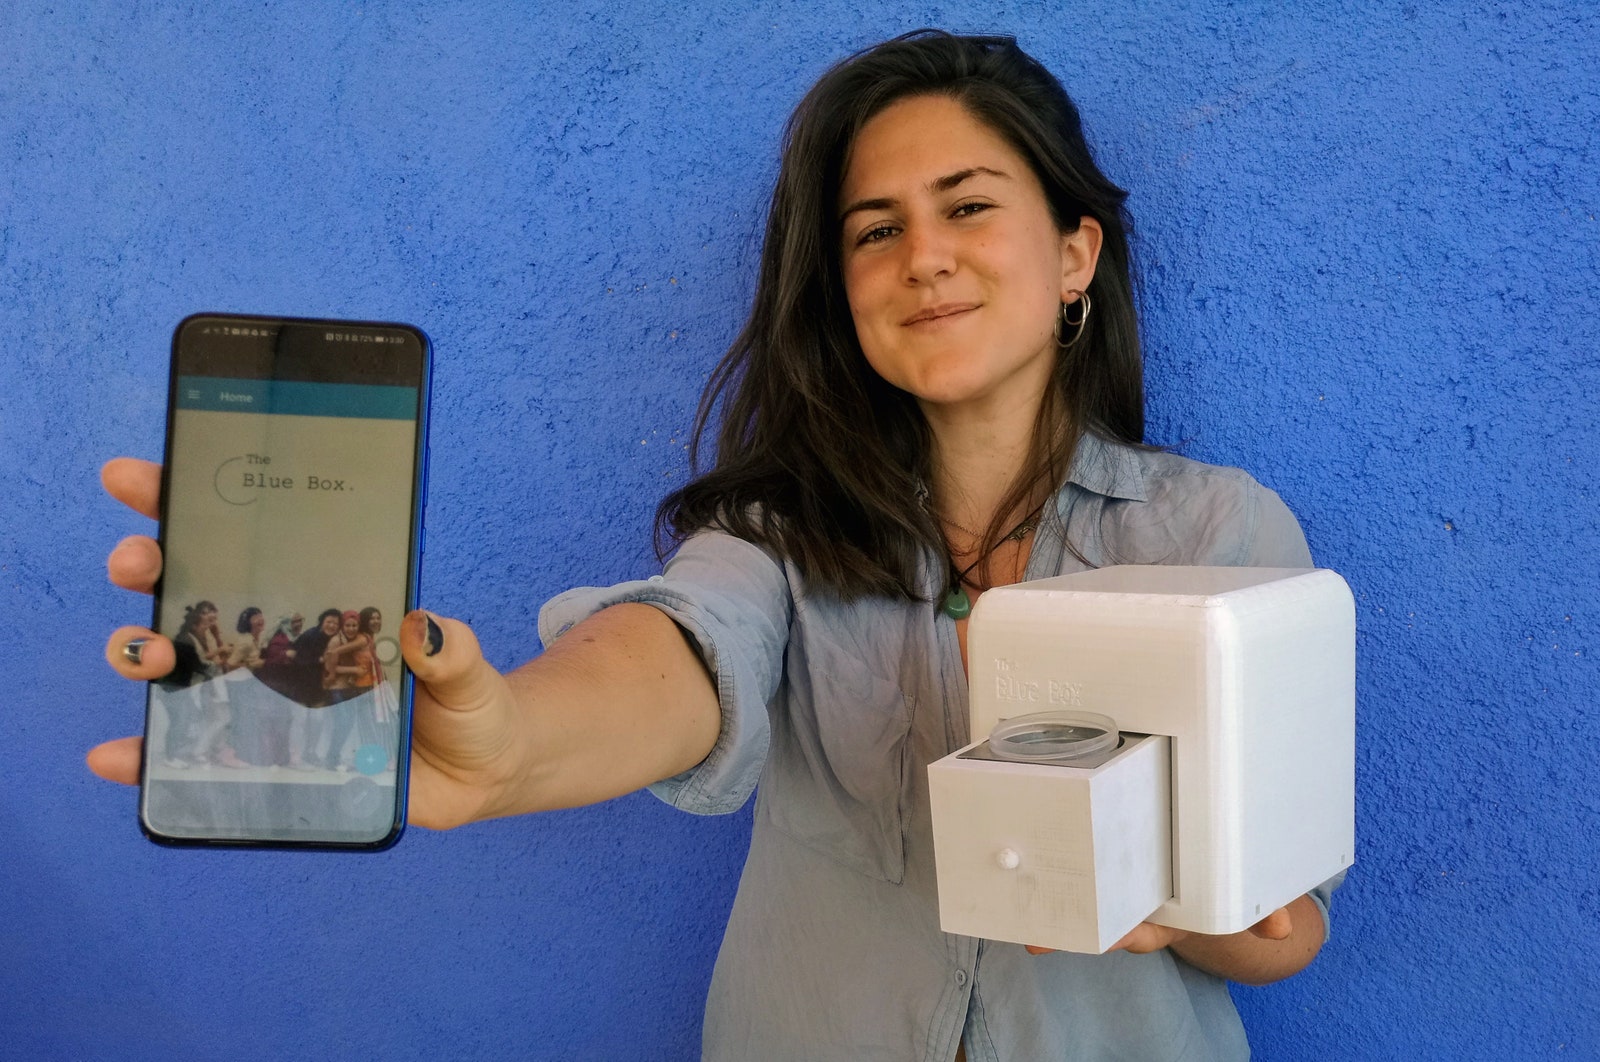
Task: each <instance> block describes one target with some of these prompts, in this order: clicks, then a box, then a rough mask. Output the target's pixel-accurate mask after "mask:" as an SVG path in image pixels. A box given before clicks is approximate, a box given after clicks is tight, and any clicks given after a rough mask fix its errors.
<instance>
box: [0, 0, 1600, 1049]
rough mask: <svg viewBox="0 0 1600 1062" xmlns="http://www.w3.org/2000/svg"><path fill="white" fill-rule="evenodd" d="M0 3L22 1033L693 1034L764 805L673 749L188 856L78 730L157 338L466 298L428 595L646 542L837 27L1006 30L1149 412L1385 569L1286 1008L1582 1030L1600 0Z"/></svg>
mask: <svg viewBox="0 0 1600 1062" xmlns="http://www.w3.org/2000/svg"><path fill="white" fill-rule="evenodd" d="M726 6H727V8H728V10H726V11H724V12H721V13H709V14H701V13H700V12H699V11H694V12H692V13H685V12H678V13H675V14H674V13H667V12H666V11H665V9H664V8H662V6H661V5H658V4H646V3H638V2H634V0H628V2H620V3H619V2H607V3H593V2H590V0H578V2H574V3H567V4H562V5H559V6H557V5H550V7H551V9H550V10H547V11H535V10H533V7H534V5H526V4H513V3H503V4H489V3H406V4H392V5H390V4H366V5H359V6H358V5H332V4H326V5H316V4H287V3H286V4H272V3H269V4H251V5H238V6H237V7H232V6H229V5H218V4H177V3H144V4H138V5H124V4H117V3H110V2H104V0H102V2H99V3H89V4H54V5H52V4H48V3H43V2H39V0H9V2H8V3H5V4H3V5H0V40H3V41H4V44H3V45H0V321H3V322H4V324H5V332H4V335H5V349H4V351H3V352H0V513H3V521H4V524H3V527H4V535H3V536H0V605H3V608H4V612H5V614H6V615H7V616H8V617H9V618H10V622H9V623H8V624H7V629H8V630H9V632H10V633H9V635H8V636H7V638H6V646H7V648H6V650H5V652H4V655H3V660H4V662H5V672H4V675H5V677H4V687H3V688H4V703H3V705H0V748H3V749H4V750H5V760H4V764H5V781H4V789H3V791H0V999H4V1000H5V1001H6V1002H5V1006H4V1008H3V1016H0V1032H3V1034H4V1041H3V1042H4V1043H5V1044H6V1047H5V1048H4V1050H5V1051H6V1052H7V1053H10V1054H11V1055H12V1056H13V1057H18V1058H30V1059H31V1058H41V1059H55V1058H60V1059H67V1058H129V1059H163V1060H165V1059H173V1058H224V1057H226V1058H232V1059H244V1060H255V1059H263V1060H265V1059H281V1058H317V1057H341V1056H349V1057H377V1056H379V1055H380V1054H381V1055H384V1056H387V1057H391V1058H396V1059H423V1058H429V1059H432V1058H503V1057H513V1056H520V1057H536V1058H563V1059H625V1058H626V1059H631V1058H637V1059H645V1058H648V1059H657V1058H660V1059H688V1058H691V1057H695V1056H696V1053H697V1045H698V1037H699V1015H700V1007H701V1001H702V998H703V993H704V990H705V987H706V984H707V980H708V978H709V976H710V966H711V962H712V959H713V956H714V954H715V950H716V947H717V942H718V938H719V935H720V929H721V924H722V919H723V918H724V916H725V914H726V911H727V909H728V906H729V904H730V902H731V899H732V893H733V889H734V885H735V882H736V878H737V873H738V866H739V861H740V859H741V856H742V852H743V846H744V844H745V838H746V835H747V831H748V820H747V818H746V816H745V815H742V814H741V815H736V816H732V817H730V818H728V819H724V820H712V821H703V820H696V819H692V818H689V817H686V816H680V815H677V814H675V813H672V812H670V811H669V810H667V809H665V808H664V807H661V806H658V805H657V804H656V803H654V802H653V801H652V800H650V799H649V798H647V797H644V796H634V797H629V798H626V799H623V800H618V801H615V802H612V803H610V804H607V805H604V806H601V807H597V808H592V809H586V810H581V811H573V812H564V813H559V814H551V815H546V816H541V817H538V818H525V819H522V820H518V821H506V822H496V823H492V824H488V825H484V826H479V827H474V828H469V829H466V830H463V831H459V832H457V833H454V834H430V833H427V832H424V831H420V830H418V831H413V832H412V833H411V834H409V835H408V837H407V838H406V840H405V841H404V842H403V843H402V844H401V845H400V846H399V847H398V848H397V849H395V850H394V851H392V852H390V853H387V854H383V855H379V856H372V857H364V858H357V857H343V858H340V857H328V856H321V855H294V854H217V853H203V852H202V853H195V852H172V851H165V850H160V849H157V848H155V847H154V846H152V845H150V844H148V843H147V842H145V841H143V840H142V839H141V838H140V836H139V834H138V831H137V829H136V827H135V824H134V795H133V794H132V793H131V792H128V791H118V790H116V789H114V788H112V787H110V786H107V785H105V784H102V783H98V782H96V781H94V780H92V779H91V778H90V777H89V776H88V774H87V772H86V771H84V770H83V768H82V767H81V756H82V752H83V749H84V748H85V746H86V745H87V744H89V743H90V741H91V740H94V739H98V738H101V737H106V736H111V735H114V734H117V733H122V732H126V731H129V730H131V729H133V728H134V727H135V726H136V725H137V720H138V718H139V712H140V708H139V695H138V692H137V691H136V690H135V689H134V688H132V687H131V686H128V685H127V684H124V683H121V682H119V681H117V680H115V679H114V678H113V677H112V676H111V675H110V673H109V672H108V670H107V669H106V668H105V667H104V666H103V665H102V664H100V663H99V655H100V649H101V645H102V644H103V639H104V636H105V634H106V632H107V631H108V630H109V629H110V628H111V627H112V626H113V625H115V624H116V623H119V622H123V621H125V620H128V619H137V618H140V617H142V616H143V615H144V614H145V613H144V610H145V607H146V606H145V605H144V603H143V602H142V601H138V600H135V599H134V598H133V597H132V596H131V595H128V594H125V593H122V592H120V591H117V590H114V589H112V588H110V587H109V586H107V585H106V584H105V583H104V581H103V576H102V557H103V554H104V552H105V550H106V548H107V547H108V546H109V545H110V544H111V543H112V542H114V541H115V540H116V538H117V537H119V536H120V535H122V534H125V533H127V532H129V531H132V530H135V529H138V528H139V526H140V524H141V521H140V520H139V519H137V518H133V517H130V516H128V515H126V514H124V513H122V512H119V511H118V509H117V507H116V506H114V505H113V504H112V503H110V502H108V501H107V500H105V499H103V498H102V497H100V496H99V494H98V491H97V486H96V475H95V469H96V468H97V466H98V465H99V463H100V462H101V461H102V460H103V459H104V458H106V457H108V456H110V455H112V454H114V453H118V452H124V451H127V452H133V453H140V454H146V455H152V456H154V455H156V454H157V453H158V451H159V448H160V442H161V428H160V421H161V413H162V401H163V392H162V374H163V373H164V371H165V357H166V346H167V341H168V336H169V334H170V331H171V328H172V326H173V325H174V324H175V323H176V322H177V321H178V319H179V318H181V317H182V316H184V315H185V314H187V313H189V312H192V311H195V310H200V309H228V310H246V311H257V312H275V313H286V314H301V315H329V316H337V315H350V316H360V317H367V318H393V319H400V320H406V321H411V322H415V323H416V324H419V325H421V326H423V327H424V328H426V329H427V330H428V331H429V332H430V333H431V334H432V336H433V337H434V339H435V341H436V344H437V350H438V366H437V372H436V377H435V381H436V393H437V406H436V416H435V421H434V435H433V460H434V465H433V475H432V483H433V490H432V497H431V499H430V515H429V528H430V532H431V533H430V536H429V547H430V555H429V557H428V562H427V566H426V569H425V584H424V591H425V600H426V601H427V602H428V603H429V604H430V605H431V606H432V607H434V608H436V609H438V610H440V611H442V612H445V613H449V614H454V615H458V616H462V617H463V618H466V619H468V620H470V621H472V622H473V623H475V624H476V625H477V629H478V631H479V633H480V636H481V637H482V639H483V642H484V645H485V646H486V648H487V651H488V653H489V654H490V657H491V659H492V660H493V661H494V662H496V663H497V664H500V665H505V666H509V665H513V664H515V663H517V662H519V661H521V660H522V659H524V658H526V657H527V656H529V655H530V654H532V653H533V652H535V651H536V650H537V639H536V636H535V634H534V615H535V610H536V608H537V606H538V604H539V603H540V602H541V601H542V600H543V599H544V598H545V597H547V596H549V595H550V594H553V593H555V592H556V591H558V590H560V589H562V588H564V587H566V586H568V585H572V584H577V583H594V582H604V581H609V580H614V579H617V578H620V577H624V576H629V575H632V574H636V573H640V572H644V571H646V570H647V569H648V567H649V565H650V563H651V561H650V557H649V552H648V547H647V543H646V540H647V525H648V521H649V517H650V513H651V509H652V507H653V505H654V502H655V500H656V499H657V498H658V496H659V495H660V494H661V492H662V491H663V489H664V488H666V487H667V486H669V485H671V484H674V483H676V482H679V481H680V480H681V478H682V476H683V475H684V470H685V458H684V454H683V449H682V447H683V444H684V433H685V431H686V428H687V426H688V424H689V421H690V418H691V415H692V411H693V407H694V402H695V399H696V396H697V393H698V390H699V387H700V385H701V382H702V380H703V378H704V376H705V374H706V372H707V371H708V369H709V368H710V366H711V365H712V364H713V362H714V360H715V359H716V358H717V356H718V355H719V353H720V352H721V350H722V348H723V346H724V344H725V343H726V342H727V341H728V339H729V338H730V337H731V336H732V334H733V333H734V331H735V330H736V328H737V327H738V324H739V321H740V314H741V311H742V308H743V307H744V305H745V301H746V299H747V297H748V293H749V290H750V281H751V275H752V266H753V261H754V256H755V251H756V246H757V240H758V234H759V231H760V221H761V217H762V211H763V209H764V199H765V195H766V192H767V190H768V188H769V186H770V182H771V179H772V176H773V172H774V154H775V144H776V138H777V134H778V130H779V126H780V123H781V121H782V119H783V118H784V116H785V115H786V114H787V112H788V110H789V108H790V107H791V106H792V105H793V104H794V102H795V101H796V100H797V99H798V97H799V95H800V94H801V92H802V91H803V90H804V88H805V87H806V86H807V85H808V84H809V82H810V81H811V80H812V79H813V78H814V77H815V76H816V74H817V73H819V72H820V71H821V69H822V68H823V67H824V66H825V65H826V64H827V63H828V62H830V61H831V60H833V59H835V58H837V57H839V56H840V55H842V54H844V53H845V52H847V51H849V50H852V49H854V48H856V47H858V46H861V45H863V44H866V43H869V42H871V41H873V40H876V39H879V38H882V37H884V36H888V35H890V34H892V33H895V32H899V31H901V30H904V29H909V28H912V27H915V26H918V25H922V24H940V25H946V26H951V27H952V28H957V29H968V30H975V29H999V30H1007V31H1012V32H1016V33H1018V34H1019V35H1020V36H1021V37H1022V40H1023V43H1024V45H1025V46H1026V47H1028V48H1029V49H1030V50H1032V51H1033V52H1034V53H1035V54H1036V55H1038V56H1039V57H1040V58H1042V59H1043V60H1044V61H1045V62H1046V63H1047V64H1048V65H1049V66H1051V67H1052V69H1054V70H1055V71H1057V72H1058V73H1059V74H1060V75H1061V76H1062V78H1063V79H1064V81H1065V82H1066V84H1067V85H1068V87H1069V89H1070V90H1071V91H1072V92H1073V93H1074V94H1075V95H1076V96H1077V97H1078V98H1079V99H1080V101H1081V103H1082V106H1083V110H1084V114H1085V118H1086V121H1087V123H1088V126H1089V128H1090V129H1091V131H1092V133H1093V138H1094V140H1095V142H1096V143H1097V144H1098V147H1099V150H1100V153H1101V157H1102V161H1103V164H1104V166H1105V168H1106V169H1107V171H1108V172H1109V173H1110V174H1111V175H1112V176H1113V177H1114V178H1116V179H1118V180H1120V181H1121V182H1122V183H1123V184H1124V185H1126V186H1127V187H1129V188H1130V189H1131V190H1132V192H1133V196H1132V199H1131V200H1130V205H1131V207H1132V209H1133V210H1134V212H1135V215H1136V218H1137V224H1138V243H1137V250H1138V252H1139V255H1140V260H1141V263H1142V275H1143V278H1144V282H1145V283H1144V303H1145V308H1146V315H1145V327H1146V335H1147V342H1148V352H1149V384H1150V394H1151V411H1152V426H1153V431H1152V435H1153V437H1154V438H1156V439H1157V440H1158V441H1163V442H1182V443H1185V444H1186V446H1187V451H1188V452H1190V453H1191V454H1193V455H1195V456H1198V457H1201V458H1204V459H1208V460H1214V461H1221V462H1226V463H1230V464H1238V465H1243V466H1244V467H1246V468H1248V469H1250V470H1251V471H1253V472H1254V473H1255V474H1256V475H1257V476H1258V477H1259V478H1261V479H1262V480H1263V481H1265V482H1266V483H1268V484H1269V485H1271V486H1273V487H1275V488H1277V489H1278V490H1279V491H1280V492H1281V493H1282V494H1283V495H1284V497H1285V498H1286V499H1287V500H1288V501H1289V503H1290V504H1291V506H1293V507H1294V509H1295V510H1296V511H1297V512H1298V513H1299V514H1300V516H1301V518H1302V520H1303V521H1304V524H1305V527H1306V530H1307V533H1308V536H1309V538H1310V541H1311V544H1312V548H1313V549H1314V551H1315V552H1316V554H1317V556H1318V558H1319V560H1320V561H1321V562H1322V563H1324V564H1326V565H1328V566H1330V567H1333V568H1336V569H1338V570H1339V571H1341V572H1343V573H1344V574H1345V575H1346V576H1347V578H1348V579H1349V580H1350V582H1351V584H1352V586H1353V587H1354V588H1355V590H1356V594H1357V599H1358V601H1359V606H1360V625H1361V635H1360V664H1361V676H1360V711H1361V717H1360V718H1361V736H1360V813H1359V814H1360V821H1359V830H1360V845H1359V851H1358V855H1359V859H1358V865H1357V867H1356V869H1355V871H1354V872H1353V873H1352V875H1351V878H1350V881H1349V884H1348V885H1347V886H1346V887H1345V889H1344V890H1343V891H1342V892H1341V893H1340V894H1339V896H1338V898H1337V904H1336V912H1335V919H1336V926H1335V936H1334V938H1333V940H1332V941H1331V943H1330V944H1329V946H1328V948H1327V950H1326V951H1325V953H1324V955H1323V956H1322V958H1321V959H1320V960H1319V961H1318V963H1317V964H1316V965H1315V966H1314V967H1313V968H1312V969H1311V970H1309V971H1308V972H1306V973H1305V974H1303V975H1302V976H1300V977H1298V978H1296V979H1294V980H1292V981H1290V982H1288V983H1285V984H1282V985H1278V986H1274V987H1271V988H1266V989H1259V990H1241V991H1240V992H1238V994H1237V995H1238V998H1239V1002H1240V1006H1241V1009H1242V1011H1243V1013H1244V1016H1245V1021H1246V1023H1247V1025H1248V1027H1249V1029H1250V1031H1251V1036H1252V1040H1253V1042H1254V1043H1255V1045H1256V1048H1257V1054H1258V1057H1261V1058H1264V1059H1274V1060H1276V1059H1327V1058H1360V1059H1401V1058H1406V1059H1409V1058H1450V1059H1455V1058H1484V1059H1520V1058H1543V1057H1547V1056H1550V1057H1561V1058H1600V1017H1597V1015H1600V974H1597V973H1596V967H1595V963H1594V956H1595V955H1596V954H1597V953H1600V870H1597V862H1596V858H1595V854H1594V853H1595V840H1594V838H1595V827H1594V822H1595V819H1596V813H1597V812H1600V788H1597V786H1596V784H1595V782H1594V781H1593V778H1592V776H1591V771H1592V762H1593V759H1594V756H1593V750H1594V749H1595V748H1596V747H1597V745H1600V722H1597V719H1600V715H1597V713H1596V711H1595V702H1596V700H1597V698H1596V694H1597V692H1600V682H1597V681H1596V653H1595V649H1596V646H1595V628H1596V622H1597V594H1596V591H1597V588H1600V577H1597V571H1600V546H1597V542H1600V539H1597V533H1596V530H1595V519H1596V514H1595V500H1596V498H1595V490H1594V487H1593V485H1592V477H1593V475H1594V471H1595V469H1596V467H1597V465H1600V446H1597V439H1596V425H1595V422H1596V413H1597V400H1596V397H1595V396H1596V394H1597V393H1600V325H1597V323H1596V313H1595V299H1594V293H1595V289H1596V286H1597V284H1596V282H1597V279H1600V222H1597V221H1596V213H1597V211H1600V177H1597V174H1600V133H1597V132H1596V129H1597V128H1600V96H1597V86H1600V59H1597V56H1600V46H1597V45H1596V41H1600V18H1597V16H1596V15H1594V14H1592V13H1590V12H1591V10H1592V5H1589V4H1587V3H1578V2H1573V3H1565V4H1564V3H1559V2H1555V0H1542V2H1530V3H1520V4H1510V3H1498V4H1496V3H1489V4H1478V3H1471V4H1468V3H1460V2H1457V3H1446V4H1422V3H1418V4H1414V5H1409V4H1408V5H1401V4H1380V3H1370V4H1364V3H1343V4H1329V5H1325V6H1324V5H1317V6H1316V7H1315V9H1314V10H1312V11H1310V12H1308V13H1296V14H1286V13H1284V11H1283V10H1282V9H1281V5H1278V4H1273V3H1222V2H1216V3H1208V2H1204V0H1193V2H1183V0H1163V2H1160V3H1154V4H1149V5H1137V6H1138V8H1139V10H1131V8H1133V7H1134V6H1135V5H1126V4H1122V3H1113V2H1107V0H1089V2H1088V3H1085V4H1080V5H1074V7H1073V8H1072V10H1071V12H1070V13H1066V14H1063V13H1061V12H1059V11H1058V10H1056V7H1057V5H1053V4H1040V3H1001V4H995V5H993V6H992V11H991V13H990V14H989V15H987V16H985V17H984V20H983V21H978V20H977V19H976V18H975V16H973V15H972V14H970V13H969V12H970V9H969V8H967V7H966V6H948V7H947V6H942V5H938V4H925V5H916V4H889V3H875V2H871V0H867V2H864V3H860V2H856V0H810V2H807V3H781V4H773V5H770V6H769V7H767V8H765V9H763V10H760V11H758V12H755V13H746V12H744V11H743V10H742V9H743V7H744V5H733V4H729V5H726Z"/></svg>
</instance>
